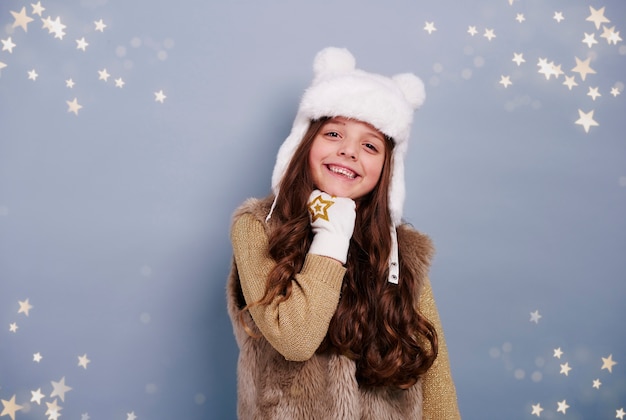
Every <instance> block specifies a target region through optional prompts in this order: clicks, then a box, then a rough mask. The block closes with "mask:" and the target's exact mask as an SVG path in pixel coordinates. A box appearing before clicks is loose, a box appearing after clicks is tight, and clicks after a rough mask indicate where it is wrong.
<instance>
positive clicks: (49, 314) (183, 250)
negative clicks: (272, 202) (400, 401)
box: [0, 0, 626, 420]
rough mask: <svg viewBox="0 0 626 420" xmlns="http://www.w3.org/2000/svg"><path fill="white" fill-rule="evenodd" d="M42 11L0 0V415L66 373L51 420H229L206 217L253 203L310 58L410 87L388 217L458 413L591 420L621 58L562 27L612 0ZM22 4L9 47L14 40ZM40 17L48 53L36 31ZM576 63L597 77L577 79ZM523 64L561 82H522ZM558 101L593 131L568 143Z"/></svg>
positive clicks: (620, 275) (619, 375) (232, 391)
mask: <svg viewBox="0 0 626 420" xmlns="http://www.w3.org/2000/svg"><path fill="white" fill-rule="evenodd" d="M41 5H42V6H43V7H45V11H43V13H42V15H41V16H39V15H37V14H35V13H34V10H33V7H32V6H31V3H30V2H24V1H19V0H3V1H2V2H0V39H1V40H4V41H7V40H8V39H9V38H11V42H12V43H13V44H15V46H14V47H12V48H11V47H8V46H7V45H8V43H7V44H2V45H3V46H4V48H3V49H2V50H1V51H0V63H3V64H4V65H5V66H4V68H2V69H0V399H1V400H4V402H3V404H2V407H0V409H5V403H6V402H8V401H9V400H11V398H12V397H13V396H15V402H16V403H17V404H19V405H21V406H22V409H21V410H19V411H17V413H16V414H15V418H16V419H42V418H47V417H48V416H47V415H46V409H47V406H46V402H47V403H52V402H53V400H54V399H55V398H54V397H53V396H52V394H53V393H54V392H53V390H54V387H53V384H52V382H53V381H54V382H56V383H58V382H59V381H61V379H62V378H65V384H66V385H67V386H69V387H71V388H72V389H71V390H70V391H68V392H67V393H66V394H65V398H64V401H61V400H60V399H59V400H58V401H57V402H58V404H59V405H60V406H62V407H63V410H62V411H61V416H62V417H61V418H68V419H69V418H74V419H77V418H82V419H83V420H86V419H87V418H91V419H121V420H124V419H127V418H132V415H134V416H136V417H137V419H165V418H181V419H207V418H210V419H229V418H235V409H236V384H235V381H236V377H235V376H236V372H235V369H236V359H237V347H236V345H235V342H234V338H233V335H232V328H231V325H230V321H229V320H228V317H227V315H226V309H225V299H224V286H225V281H226V276H227V273H228V269H229V264H230V257H231V247H230V242H229V238H228V230H229V224H230V215H231V213H232V211H233V210H234V209H235V208H236V207H237V206H238V205H239V204H240V203H241V202H242V201H243V200H244V199H245V198H247V197H250V196H257V197H261V196H265V195H266V194H267V193H268V192H269V187H270V177H271V171H272V168H273V165H274V158H275V154H276V152H277V150H278V147H279V145H280V144H281V143H282V141H283V140H284V138H285V137H286V136H287V134H288V132H289V129H290V126H291V122H292V120H293V117H294V115H295V111H296V107H297V104H298V101H299V97H300V95H301V93H302V91H303V89H304V88H305V87H306V86H308V84H309V82H310V80H311V76H312V69H311V63H312V60H313V57H314V55H315V53H316V52H317V51H318V50H320V49H321V48H323V47H325V46H328V45H333V46H340V47H347V48H349V49H350V50H351V52H352V53H353V54H354V55H355V57H356V60H357V66H358V67H360V68H364V69H366V70H368V71H374V72H379V73H383V74H386V75H391V74H394V73H400V72H405V71H411V72H414V73H416V74H417V75H419V76H420V77H422V79H423V80H424V82H425V84H426V88H427V100H426V103H425V104H424V106H423V108H422V109H421V110H420V111H419V112H418V113H417V115H416V121H415V125H414V129H413V135H412V139H411V146H410V150H409V155H408V157H407V195H408V199H407V202H406V206H405V213H404V216H405V219H406V220H407V221H408V222H410V223H412V224H413V225H414V226H415V227H416V228H418V229H419V230H421V231H423V232H425V233H427V234H429V235H430V236H431V237H432V238H433V240H434V241H435V244H436V246H437V250H438V252H437V255H436V258H435V261H434V265H433V267H432V270H431V279H432V282H433V288H434V292H435V296H436V298H437V302H438V305H439V310H440V314H441V317H442V320H443V324H444V328H445V334H446V338H447V342H448V345H449V349H450V357H451V365H452V370H453V374H454V377H455V381H456V386H457V391H458V397H459V404H460V408H461V412H462V414H463V417H464V418H467V419H528V418H536V415H532V414H531V411H532V405H536V404H541V407H542V408H543V409H544V410H543V412H542V413H541V415H540V417H541V418H561V416H563V414H562V413H559V412H557V403H558V402H560V401H563V400H566V401H567V404H568V405H569V406H570V407H569V408H568V410H567V414H566V416H564V418H568V419H583V418H585V419H589V418H594V419H601V418H607V419H610V418H615V416H616V411H617V410H619V409H620V408H624V407H626V375H625V373H624V372H625V371H624V368H625V366H626V339H625V338H626V337H625V334H624V327H623V322H624V319H626V309H624V303H625V297H626V293H625V292H626V258H625V255H626V252H625V251H626V218H625V217H624V215H626V139H625V135H624V133H625V130H626V122H625V116H626V103H625V101H626V93H624V82H626V80H625V77H626V44H625V43H624V41H622V40H621V39H620V40H619V41H617V42H615V43H609V42H607V39H605V38H603V37H601V35H602V34H603V33H604V31H605V29H604V28H603V27H600V28H596V27H595V25H594V23H593V22H591V21H588V20H586V19H587V17H588V16H590V6H591V7H593V8H594V9H596V10H599V9H600V8H601V7H605V11H604V16H606V18H607V19H609V20H610V22H607V23H603V25H604V26H605V27H606V28H609V29H610V28H612V27H613V28H614V31H617V32H619V31H620V30H621V31H622V32H623V31H624V30H626V27H625V26H624V25H625V23H626V19H625V18H626V5H625V4H624V2H623V1H619V0H607V1H605V2H603V3H601V2H597V1H565V0H553V1H539V0H517V1H513V2H509V1H506V0H497V1H496V0H491V1H487V0H485V1H469V2H462V3H461V2H456V1H455V2H453V1H450V0H446V1H438V2H434V1H433V2H418V1H401V0H394V1H389V2H384V3H383V2H374V1H366V2H362V1H361V2H359V1H356V0H343V1H339V2H331V1H326V0H322V1H318V2H315V3H311V2H301V1H294V2H287V1H278V0H270V1H265V2H255V1H243V0H242V1H233V2H200V1H195V2H194V1H189V0H182V1H178V2H169V3H166V2H150V1H147V0H134V1H132V2H128V1H107V0H82V1H64V2H61V1H52V0H50V1H43V2H42V3H41ZM22 7H25V11H26V14H27V16H29V17H31V18H33V19H34V20H33V21H32V22H30V23H28V24H27V31H24V29H23V28H22V27H20V26H19V25H18V26H17V27H13V26H14V25H13V24H14V22H15V18H14V17H13V14H12V13H11V12H15V13H19V12H20V10H21V9H22ZM555 12H562V14H563V17H564V20H562V21H561V22H558V21H557V20H555V19H554V14H555ZM518 14H523V16H524V18H525V20H524V21H522V22H519V21H518V20H516V17H517V16H518ZM48 16H50V17H51V18H52V20H54V19H56V18H57V17H59V18H60V22H61V23H62V24H64V25H66V28H65V29H64V32H65V34H64V36H63V37H57V38H55V36H54V34H53V33H49V31H48V30H47V29H45V28H43V27H42V26H43V23H42V18H46V17H48ZM100 19H102V20H103V22H104V23H105V24H106V25H107V26H106V28H104V30H103V31H97V30H96V27H95V24H94V22H95V21H98V20H100ZM426 22H433V23H434V25H435V27H436V30H435V31H433V32H432V33H430V34H429V33H428V31H426V30H425V29H424V28H425V25H426ZM469 26H475V27H476V29H477V34H476V35H474V36H471V35H470V34H469V33H468V27H469ZM489 29H491V30H493V32H494V34H495V35H496V37H495V38H493V39H491V40H488V39H487V37H485V36H484V34H485V31H487V30H489ZM585 33H587V34H592V33H593V34H595V35H594V36H595V39H596V40H597V41H598V42H597V44H595V45H592V47H589V46H588V45H587V44H585V43H583V42H582V40H583V38H584V36H585V35H584V34H585ZM624 33H625V34H626V32H624ZM83 37H84V38H85V41H86V42H87V43H88V46H87V47H86V48H85V51H82V50H81V49H77V42H76V40H78V39H81V38H83ZM514 53H523V57H524V59H525V62H524V63H521V65H519V66H518V65H517V64H516V63H515V62H513V61H512V59H513V54H514ZM575 57H578V58H579V59H581V60H585V59H587V58H590V59H591V60H590V65H591V67H592V68H593V69H594V70H595V72H596V73H595V74H588V75H587V77H586V79H585V80H582V78H581V75H580V74H579V73H576V72H574V71H573V69H574V67H575V65H576V61H575ZM541 59H546V60H547V61H548V62H553V63H554V65H555V66H560V68H561V70H562V71H563V73H564V74H561V75H560V76H558V77H556V76H552V77H550V78H549V79H548V78H546V76H545V75H544V74H541V73H539V70H540V67H539V66H538V63H539V61H540V60H541ZM0 67H3V66H2V65H0ZM103 69H106V70H107V72H108V73H109V74H110V75H111V76H110V78H109V79H108V80H107V81H104V80H99V74H98V71H101V70H103ZM31 70H35V71H36V72H37V74H38V77H37V78H36V80H30V79H29V77H28V72H29V71H31ZM502 76H509V77H510V81H511V82H512V84H511V85H509V86H508V87H505V86H504V85H503V84H502V83H499V82H500V80H501V77H502ZM565 76H574V77H575V81H576V83H577V86H574V87H573V88H572V89H571V90H570V89H568V87H567V86H564V85H563V82H564V81H565ZM70 78H71V79H72V80H73V81H74V83H75V85H74V87H72V88H69V87H67V86H66V80H68V79H70ZM119 78H121V79H122V80H123V81H124V85H123V87H121V88H120V87H116V85H115V82H114V80H115V79H119ZM596 87H597V88H598V92H599V93H600V94H601V96H599V97H597V98H596V99H595V100H594V99H593V98H592V97H591V96H589V95H588V92H589V89H590V88H596ZM612 88H615V89H617V91H618V92H619V94H616V95H611V93H610V92H611V89H612ZM158 91H162V92H163V93H164V95H166V98H165V99H164V100H163V102H159V101H156V100H155V99H156V95H155V92H158ZM74 98H77V101H78V103H79V104H80V105H81V106H82V108H81V109H80V110H78V113H77V114H75V113H73V112H70V111H68V104H67V101H72V100H73V99H74ZM579 110H581V111H582V112H585V113H588V112H590V111H591V110H593V111H594V115H593V118H594V120H595V121H597V123H598V125H597V126H592V127H590V130H589V132H586V131H585V130H584V128H583V126H581V125H580V124H576V121H577V120H578V118H579ZM26 299H28V303H29V304H30V305H32V308H31V309H30V310H29V311H28V315H27V314H26V313H25V312H26V311H24V310H22V311H20V308H21V306H20V303H19V302H22V303H23V302H25V300H26ZM534 311H539V314H540V315H541V318H540V319H539V322H537V323H535V322H531V321H530V313H531V312H534ZM11 324H14V325H17V327H18V329H17V330H16V331H15V332H13V331H11V329H10V325H11ZM556 348H561V349H562V351H563V353H564V354H563V356H561V358H560V359H558V358H556V357H554V356H553V352H554V349H556ZM36 353H39V354H40V355H41V356H42V359H41V360H40V361H39V362H36V361H35V360H34V354H36ZM85 354H86V355H87V357H88V358H89V360H90V361H91V362H90V363H89V364H88V365H87V368H86V369H85V368H83V367H81V366H79V365H78V357H79V356H82V355H85ZM609 355H612V359H613V360H615V361H617V364H616V365H614V366H613V367H612V370H611V371H610V372H609V370H608V369H602V365H603V361H602V358H607V357H608V356H609ZM564 363H568V365H569V366H570V367H571V368H572V370H571V371H570V372H569V374H568V375H565V374H562V373H560V370H561V369H560V365H561V364H564ZM595 379H599V380H600V381H601V382H602V386H601V387H600V388H599V389H595V388H593V387H592V382H593V380H595ZM37 389H40V390H41V392H42V393H43V394H44V395H45V397H44V398H43V399H42V400H41V405H38V404H37V403H36V402H34V401H31V397H32V391H35V390H37ZM57 396H58V394H57ZM5 414H6V413H5ZM7 418H8V417H7Z"/></svg>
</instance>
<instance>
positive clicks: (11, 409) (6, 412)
mask: <svg viewBox="0 0 626 420" xmlns="http://www.w3.org/2000/svg"><path fill="white" fill-rule="evenodd" d="M1 401H2V407H3V408H2V413H0V416H9V417H11V420H15V413H16V412H17V411H20V410H21V409H22V408H24V407H22V406H21V405H18V404H16V403H15V395H13V396H12V397H11V399H10V400H8V401H7V400H1Z"/></svg>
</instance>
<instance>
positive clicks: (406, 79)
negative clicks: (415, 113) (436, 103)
mask: <svg viewBox="0 0 626 420" xmlns="http://www.w3.org/2000/svg"><path fill="white" fill-rule="evenodd" d="M392 79H393V81H394V82H395V83H396V85H398V87H399V88H400V90H401V91H402V93H403V94H404V97H405V98H406V100H407V102H408V103H409V104H411V106H412V107H413V109H417V108H419V107H420V106H422V104H423V103H424V101H425V100H426V91H425V90H424V83H423V82H422V79H420V78H419V77H417V76H416V75H414V74H413V73H402V74H396V75H395V76H393V77H392Z"/></svg>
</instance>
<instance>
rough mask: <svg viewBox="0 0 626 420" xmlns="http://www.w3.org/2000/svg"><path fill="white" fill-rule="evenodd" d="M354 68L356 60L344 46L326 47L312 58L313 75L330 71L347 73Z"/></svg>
mask: <svg viewBox="0 0 626 420" xmlns="http://www.w3.org/2000/svg"><path fill="white" fill-rule="evenodd" d="M354 69H356V60H355V58H354V56H353V55H352V53H351V52H350V51H348V50H347V49H345V48H336V47H328V48H324V49H323V50H321V51H320V52H318V53H317V55H316V56H315V59H314V60H313V73H314V74H315V77H319V76H322V75H324V74H332V73H349V72H351V71H353V70H354Z"/></svg>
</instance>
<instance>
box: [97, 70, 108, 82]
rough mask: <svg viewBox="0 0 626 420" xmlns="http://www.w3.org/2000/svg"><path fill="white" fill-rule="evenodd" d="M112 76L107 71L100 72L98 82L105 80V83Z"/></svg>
mask: <svg viewBox="0 0 626 420" xmlns="http://www.w3.org/2000/svg"><path fill="white" fill-rule="evenodd" d="M109 77H111V75H110V74H109V72H107V69H102V70H98V80H104V81H105V82H106V81H107V80H109Z"/></svg>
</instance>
